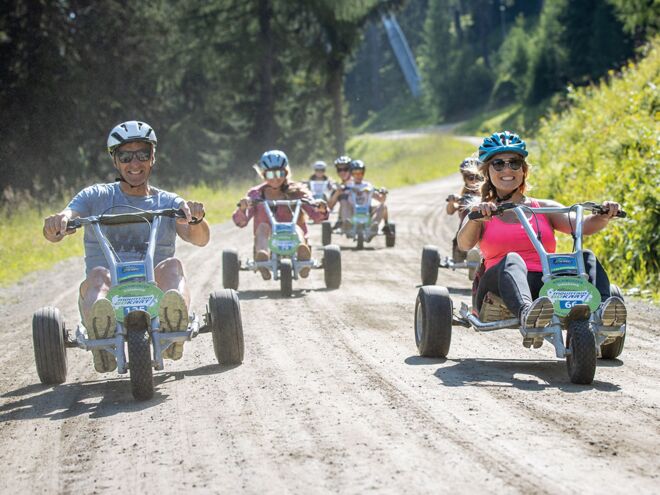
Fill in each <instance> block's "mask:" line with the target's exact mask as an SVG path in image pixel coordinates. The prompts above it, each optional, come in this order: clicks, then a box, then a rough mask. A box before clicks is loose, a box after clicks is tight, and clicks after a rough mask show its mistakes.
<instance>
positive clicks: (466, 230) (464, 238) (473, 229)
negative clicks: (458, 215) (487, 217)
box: [456, 216, 484, 252]
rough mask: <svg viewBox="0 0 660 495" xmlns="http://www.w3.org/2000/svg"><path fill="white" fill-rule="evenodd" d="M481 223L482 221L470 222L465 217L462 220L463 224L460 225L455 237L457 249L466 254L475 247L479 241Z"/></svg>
mask: <svg viewBox="0 0 660 495" xmlns="http://www.w3.org/2000/svg"><path fill="white" fill-rule="evenodd" d="M483 221H484V219H481V221H480V220H470V219H469V218H468V217H467V216H466V217H465V218H464V219H463V223H462V224H461V228H460V230H459V231H458V235H457V237H456V242H457V243H458V249H460V250H461V251H466V252H467V251H469V250H470V249H472V248H473V247H474V246H476V245H477V243H478V242H479V239H481V231H482V227H481V223H482V222H483Z"/></svg>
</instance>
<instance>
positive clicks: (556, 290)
mask: <svg viewBox="0 0 660 495" xmlns="http://www.w3.org/2000/svg"><path fill="white" fill-rule="evenodd" d="M539 295H541V296H547V297H549V298H550V300H551V301H552V305H553V306H554V309H555V314H557V316H566V315H567V314H568V313H570V311H571V308H572V307H573V306H575V305H577V304H586V305H587V306H589V309H590V310H591V311H595V310H596V309H598V305H599V304H600V293H599V292H598V289H596V287H594V286H593V285H592V284H590V283H589V282H588V281H587V280H585V279H584V278H581V277H559V278H555V279H552V280H550V281H549V282H546V283H545V284H543V287H541V290H540V291H539Z"/></svg>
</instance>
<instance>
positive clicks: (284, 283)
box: [280, 258, 293, 297]
mask: <svg viewBox="0 0 660 495" xmlns="http://www.w3.org/2000/svg"><path fill="white" fill-rule="evenodd" d="M280 292H281V293H282V295H283V296H284V297H289V296H290V295H291V294H292V293H293V264H292V263H291V260H290V259H288V258H287V259H283V260H280Z"/></svg>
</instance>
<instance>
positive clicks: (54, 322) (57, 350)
mask: <svg viewBox="0 0 660 495" xmlns="http://www.w3.org/2000/svg"><path fill="white" fill-rule="evenodd" d="M64 332H65V330H64V322H63V321H62V315H61V314H60V310H59V309H57V308H53V307H51V306H47V307H45V308H41V309H39V310H38V311H37V312H36V313H34V315H33V316H32V343H33V346H34V361H35V363H36V365H37V374H38V375H39V380H41V383H44V384H47V385H54V384H58V383H64V382H65V381H66V371H67V361H66V347H65V346H64Z"/></svg>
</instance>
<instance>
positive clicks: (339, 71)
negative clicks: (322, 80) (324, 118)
mask: <svg viewBox="0 0 660 495" xmlns="http://www.w3.org/2000/svg"><path fill="white" fill-rule="evenodd" d="M343 80H344V63H343V62H342V61H339V60H333V61H331V62H330V63H329V78H328V91H329V93H330V96H331V98H332V124H331V125H332V135H333V137H334V142H335V152H336V153H337V155H338V156H339V155H343V154H344V152H345V149H344V112H343V110H344V107H343V101H344V98H343Z"/></svg>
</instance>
